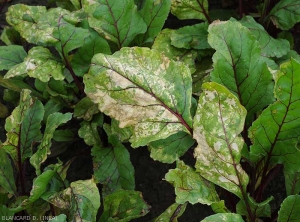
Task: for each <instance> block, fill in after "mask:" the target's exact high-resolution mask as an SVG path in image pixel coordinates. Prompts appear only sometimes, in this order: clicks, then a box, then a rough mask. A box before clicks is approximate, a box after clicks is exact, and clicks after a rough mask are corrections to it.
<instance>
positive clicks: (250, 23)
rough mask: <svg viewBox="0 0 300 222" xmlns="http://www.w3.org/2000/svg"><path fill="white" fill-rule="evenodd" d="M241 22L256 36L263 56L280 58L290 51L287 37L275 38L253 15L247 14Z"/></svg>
mask: <svg viewBox="0 0 300 222" xmlns="http://www.w3.org/2000/svg"><path fill="white" fill-rule="evenodd" d="M231 20H232V21H234V20H233V19H231ZM239 22H240V23H241V24H242V25H243V26H245V27H247V28H248V29H249V30H250V32H251V33H252V35H254V36H255V38H256V39H257V41H258V42H259V45H260V48H261V53H262V55H263V56H267V57H277V58H280V57H282V56H284V55H286V54H287V53H288V52H289V51H290V44H289V42H288V41H287V40H286V39H275V38H273V37H272V36H270V35H269V33H268V32H267V31H266V30H265V29H264V27H263V26H262V25H260V24H259V23H257V22H256V21H255V20H254V18H253V17H251V16H245V17H243V18H242V19H241V20H239Z"/></svg>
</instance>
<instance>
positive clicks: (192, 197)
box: [165, 161, 220, 205]
mask: <svg viewBox="0 0 300 222" xmlns="http://www.w3.org/2000/svg"><path fill="white" fill-rule="evenodd" d="M165 179H166V180H167V181H168V182H169V183H171V184H173V186H174V187H175V194H176V203H179V204H184V203H185V202H187V201H188V202H190V203H191V204H195V203H201V204H207V205H211V204H212V203H216V202H219V201H220V200H219V197H218V194H217V192H216V190H215V186H214V185H213V184H212V183H210V182H209V181H207V180H205V179H204V178H203V177H201V176H200V174H198V173H196V171H195V170H194V169H193V168H191V167H189V166H187V165H185V164H184V162H183V161H178V162H177V167H176V169H171V170H169V172H168V173H167V174H166V176H165Z"/></svg>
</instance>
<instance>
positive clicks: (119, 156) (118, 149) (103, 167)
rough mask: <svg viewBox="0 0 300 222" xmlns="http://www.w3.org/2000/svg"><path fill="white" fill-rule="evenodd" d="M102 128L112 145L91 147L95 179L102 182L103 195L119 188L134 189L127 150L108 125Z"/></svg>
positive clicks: (132, 169) (132, 172)
mask: <svg viewBox="0 0 300 222" xmlns="http://www.w3.org/2000/svg"><path fill="white" fill-rule="evenodd" d="M104 129H105V131H106V133H107V135H108V141H109V143H110V144H111V145H112V147H107V148H101V147H99V146H94V147H93V148H92V156H93V165H94V176H95V179H96V180H97V181H98V182H100V183H101V184H103V191H102V192H103V195H108V194H111V193H113V192H115V191H116V190H120V189H124V190H134V188H135V180H134V168H133V166H132V163H131V161H130V155H129V152H128V150H127V149H126V147H124V146H123V144H122V143H121V142H120V141H119V140H118V138H117V136H116V135H113V134H111V129H110V128H109V125H104Z"/></svg>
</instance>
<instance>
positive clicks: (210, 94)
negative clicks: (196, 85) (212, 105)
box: [205, 91, 216, 101]
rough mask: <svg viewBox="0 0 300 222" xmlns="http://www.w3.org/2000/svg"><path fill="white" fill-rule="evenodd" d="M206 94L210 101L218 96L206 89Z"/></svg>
mask: <svg viewBox="0 0 300 222" xmlns="http://www.w3.org/2000/svg"><path fill="white" fill-rule="evenodd" d="M205 96H206V97H207V98H208V99H209V101H212V100H213V99H214V98H215V97H216V96H215V94H214V93H213V92H211V91H205Z"/></svg>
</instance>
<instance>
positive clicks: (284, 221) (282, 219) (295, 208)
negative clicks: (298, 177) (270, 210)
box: [278, 195, 300, 222]
mask: <svg viewBox="0 0 300 222" xmlns="http://www.w3.org/2000/svg"><path fill="white" fill-rule="evenodd" d="M299 209H300V196H299V195H290V196H288V197H287V198H285V200H284V201H283V202H282V204H281V207H280V210H279V212H278V222H293V221H300V215H299Z"/></svg>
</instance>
